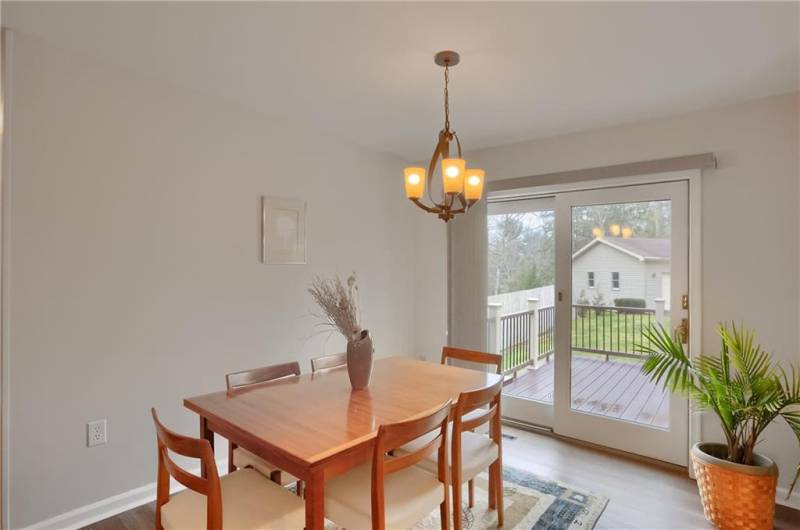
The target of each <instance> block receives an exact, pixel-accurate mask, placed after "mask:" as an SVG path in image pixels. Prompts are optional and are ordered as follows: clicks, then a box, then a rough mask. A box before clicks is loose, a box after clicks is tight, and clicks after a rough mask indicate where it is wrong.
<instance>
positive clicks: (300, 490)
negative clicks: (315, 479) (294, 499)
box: [297, 480, 305, 497]
mask: <svg viewBox="0 0 800 530" xmlns="http://www.w3.org/2000/svg"><path fill="white" fill-rule="evenodd" d="M304 490H305V486H304V484H303V481H302V480H298V481H297V496H298V497H305V495H304V493H305V491H304Z"/></svg>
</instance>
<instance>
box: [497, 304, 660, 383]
mask: <svg viewBox="0 0 800 530" xmlns="http://www.w3.org/2000/svg"><path fill="white" fill-rule="evenodd" d="M528 303H529V308H528V309H527V310H525V311H518V312H516V313H510V314H506V315H502V314H500V311H501V309H502V306H500V305H499V304H490V305H489V322H488V324H489V326H488V337H489V345H490V346H489V347H490V349H491V350H493V351H495V352H497V353H500V354H502V356H503V364H502V369H503V373H510V372H516V371H517V370H520V369H522V368H525V367H526V366H529V365H537V364H538V363H539V362H541V361H543V360H547V361H549V360H550V356H551V355H553V353H554V352H555V307H554V306H547V307H541V308H540V307H538V300H536V299H530V300H529V301H528ZM656 306H657V307H656V309H645V308H630V307H601V306H591V305H582V304H575V305H573V306H572V336H571V341H572V351H575V352H586V353H596V354H603V355H605V356H606V360H608V358H609V357H611V356H618V357H641V356H642V354H641V353H639V352H637V351H636V346H637V345H640V344H645V345H646V344H648V341H647V339H646V337H645V335H644V334H643V331H644V330H645V329H648V328H650V327H652V326H655V325H657V323H659V322H660V323H662V324H663V323H664V302H663V301H662V300H658V301H657V302H656Z"/></svg>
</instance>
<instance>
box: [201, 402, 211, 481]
mask: <svg viewBox="0 0 800 530" xmlns="http://www.w3.org/2000/svg"><path fill="white" fill-rule="evenodd" d="M200 438H204V439H206V440H208V443H210V444H211V450H212V451H213V450H214V431H212V430H211V429H209V428H208V421H207V420H206V419H205V418H204V417H203V416H200ZM200 476H201V477H203V478H206V477H207V476H208V470H207V469H206V466H205V465H204V464H203V462H202V461H201V462H200Z"/></svg>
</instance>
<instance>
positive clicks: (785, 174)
mask: <svg viewBox="0 0 800 530" xmlns="http://www.w3.org/2000/svg"><path fill="white" fill-rule="evenodd" d="M799 117H800V116H799V115H798V95H797V94H788V95H783V96H777V97H770V98H766V99H760V100H756V101H751V102H748V103H745V104H740V105H735V106H730V107H724V108H719V109H713V110H707V111H702V112H695V113H691V114H685V115H680V116H675V117H671V118H666V119H658V120H652V121H647V122H641V123H634V124H629V125H624V126H619V127H610V128H605V129H598V130H593V131H588V132H583V133H576V134H570V135H565V136H559V137H554V138H547V139H542V140H535V141H530V142H524V143H518V144H513V145H508V146H504V147H497V148H493V149H487V150H483V151H478V152H472V153H469V154H468V155H467V158H468V160H469V161H470V163H471V164H474V165H477V166H479V167H484V168H486V171H487V174H488V175H490V176H491V178H510V177H520V176H527V175H536V174H542V173H550V172H556V171H566V170H573V169H581V168H589V167H596V166H605V165H613V164H621V163H626V162H635V161H640V160H650V159H658V158H664V157H671V156H681V155H689V154H696V153H703V152H709V151H712V152H714V153H716V155H717V158H718V160H719V168H718V169H716V170H710V171H706V172H704V175H703V201H702V215H703V226H702V239H703V257H702V259H703V272H702V286H703V292H702V296H703V330H702V333H703V347H704V349H705V350H706V351H709V352H716V351H718V347H719V341H718V339H717V337H716V333H715V330H714V328H715V325H716V323H718V322H720V321H725V320H735V321H744V322H745V323H746V324H747V325H748V326H751V327H754V328H755V329H756V330H757V331H758V334H759V338H760V340H761V342H762V343H763V345H764V346H765V347H766V348H767V349H769V350H770V351H773V352H774V353H775V358H776V359H778V360H783V361H794V362H800V355H798V319H799V317H800V314H799V312H798V301H799V300H800V298H798V295H799V292H798V277H799V273H800V269H798V237H799V235H800V234H799V232H800V230H799V228H800V227H799V226H798V222H799V221H800V219H798V172H799V166H798V118H799ZM429 244H430V245H431V246H432V248H438V247H439V246H440V245H442V243H441V242H440V241H430V242H429ZM438 272H439V268H436V269H435V270H434V271H433V273H438ZM433 273H431V274H433ZM421 274H424V273H421ZM431 274H428V275H427V276H428V280H427V281H428V282H429V284H430V285H437V284H442V283H444V281H445V280H444V278H443V277H439V278H436V277H434V276H431ZM417 318H425V316H424V315H418V316H417ZM441 325H444V322H442V324H441ZM703 431H704V434H705V436H706V437H708V438H716V437H717V431H716V420H715V419H714V418H711V417H705V418H704V420H703ZM764 440H765V441H764V443H763V444H761V445H760V446H759V447H760V450H761V451H763V452H764V453H765V454H768V455H769V456H771V457H772V458H774V459H776V460H777V461H778V463H779V465H780V469H781V479H780V483H781V485H782V486H788V484H789V482H790V480H791V477H792V476H793V469H794V466H796V465H797V461H798V459H800V449H799V448H798V446H797V441H796V440H795V438H794V436H793V435H792V433H791V431H790V430H789V429H788V428H787V427H786V426H785V425H781V424H776V425H774V426H772V427H770V428H769V429H768V430H767V432H766V435H765V437H764Z"/></svg>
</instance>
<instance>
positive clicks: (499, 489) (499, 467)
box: [492, 459, 505, 526]
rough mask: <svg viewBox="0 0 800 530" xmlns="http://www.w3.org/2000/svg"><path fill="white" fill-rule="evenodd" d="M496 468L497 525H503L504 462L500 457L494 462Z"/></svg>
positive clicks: (493, 465)
mask: <svg viewBox="0 0 800 530" xmlns="http://www.w3.org/2000/svg"><path fill="white" fill-rule="evenodd" d="M492 467H493V468H494V470H493V471H494V475H495V480H494V489H495V491H494V495H495V499H496V505H497V526H503V524H504V516H505V513H504V509H503V508H504V506H503V464H502V461H501V460H500V459H498V460H497V461H496V462H495V463H494V464H492Z"/></svg>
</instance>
